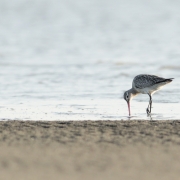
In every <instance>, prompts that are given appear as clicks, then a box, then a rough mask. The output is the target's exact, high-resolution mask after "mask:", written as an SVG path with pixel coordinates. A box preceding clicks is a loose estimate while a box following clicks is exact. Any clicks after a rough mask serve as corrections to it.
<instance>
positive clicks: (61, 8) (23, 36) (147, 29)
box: [0, 0, 180, 120]
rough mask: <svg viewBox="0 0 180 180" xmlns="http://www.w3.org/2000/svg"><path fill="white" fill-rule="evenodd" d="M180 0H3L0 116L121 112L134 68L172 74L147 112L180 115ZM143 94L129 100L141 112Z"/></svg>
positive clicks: (110, 116)
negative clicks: (167, 83) (124, 93)
mask: <svg viewBox="0 0 180 180" xmlns="http://www.w3.org/2000/svg"><path fill="white" fill-rule="evenodd" d="M179 5H180V2H179V1H160V0H159V1H155V0H154V1H151V2H149V1H142V0H135V1H131V0H128V1H119V2H117V1H115V0H114V1H108V0H107V1H98V2H97V1H95V0H92V1H86V0H79V1H76V2H74V1H72V0H68V1H65V0H64V1H56V0H51V1H48V0H36V1H30V0H28V1H26V3H24V1H23V0H15V1H13V2H11V3H10V2H6V1H0V9H1V11H0V15H1V17H3V18H2V19H0V23H1V29H0V33H1V36H0V37H1V41H0V46H1V48H0V75H1V78H0V84H1V88H0V89H1V91H0V100H1V103H0V113H1V116H0V120H8V119H10V120H18V119H21V120H22V119H23V120H121V119H123V120H124V119H125V120H126V119H127V120H128V119H129V118H128V116H127V115H128V109H127V105H126V102H125V101H124V99H123V98H122V97H123V92H124V91H125V90H127V89H130V87H131V84H132V79H133V77H134V76H135V75H137V74H142V73H148V74H155V75H159V76H163V77H167V78H172V77H173V78H175V79H174V81H173V82H172V83H171V84H169V85H167V86H165V87H164V88H163V89H162V90H161V91H159V92H157V93H156V94H154V95H153V109H152V112H153V114H152V117H151V118H152V119H158V120H163V119H179V116H178V115H179V102H180V98H179V97H180V91H179V87H180V81H179V80H180V53H179V47H180V37H179V32H180V23H179V18H180V12H179V8H178V7H179ZM148 100H149V99H148V96H147V95H139V96H137V97H135V99H134V100H133V101H132V103H131V110H132V116H133V117H132V118H130V119H147V120H149V119H151V118H150V117H147V115H146V107H147V105H148Z"/></svg>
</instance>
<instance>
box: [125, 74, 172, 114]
mask: <svg viewBox="0 0 180 180" xmlns="http://www.w3.org/2000/svg"><path fill="white" fill-rule="evenodd" d="M173 79H174V78H168V79H166V78H162V77H158V76H155V75H149V74H140V75H137V76H136V77H135V78H134V79H133V82H132V88H131V89H129V90H128V91H126V92H125V93H124V99H125V100H126V101H127V104H128V110H129V116H131V111H130V101H131V100H132V98H133V97H134V96H136V95H138V94H140V93H141V94H148V95H149V98H150V99H149V105H148V107H147V109H146V112H147V114H148V115H149V114H150V113H151V107H152V94H154V93H155V92H156V91H158V90H159V89H161V88H162V87H163V86H164V85H166V84H168V83H170V82H171V81H172V80H173Z"/></svg>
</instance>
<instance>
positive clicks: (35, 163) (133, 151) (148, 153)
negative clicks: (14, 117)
mask: <svg viewBox="0 0 180 180" xmlns="http://www.w3.org/2000/svg"><path fill="white" fill-rule="evenodd" d="M179 129H180V121H131V120H130V121H68V122H65V121H64V122H63V121H53V122H50V121H49V122H48V121H43V122H40V121H1V122H0V132H1V133H0V169H1V173H0V179H6V180H9V179H14V180H24V179H26V180H30V179H33V180H36V179H38V180H46V179H63V180H65V179H67V180H70V179H73V180H78V179H84V180H85V179H86V180H91V179H103V180H110V179H111V180H112V179H113V180H116V179H117V180H119V179H123V180H126V179H128V180H129V179H133V180H141V179H142V180H152V179H158V180H161V179H162V180H166V179H167V180H168V179H171V180H173V179H174V180H175V179H176V180H177V179H178V178H179V177H180V155H179V152H180V131H179Z"/></svg>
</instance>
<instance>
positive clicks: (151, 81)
mask: <svg viewBox="0 0 180 180" xmlns="http://www.w3.org/2000/svg"><path fill="white" fill-rule="evenodd" d="M167 80H168V79H165V78H162V77H158V76H155V75H148V74H140V75H138V76H136V77H135V78H134V80H133V84H134V86H135V87H136V88H139V89H143V88H146V87H150V86H153V85H155V84H159V83H163V82H166V81H167Z"/></svg>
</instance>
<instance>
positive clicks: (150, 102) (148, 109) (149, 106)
mask: <svg viewBox="0 0 180 180" xmlns="http://www.w3.org/2000/svg"><path fill="white" fill-rule="evenodd" d="M148 95H149V104H148V107H147V109H146V112H147V114H148V115H149V114H151V107H152V97H151V95H150V94H148Z"/></svg>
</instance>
